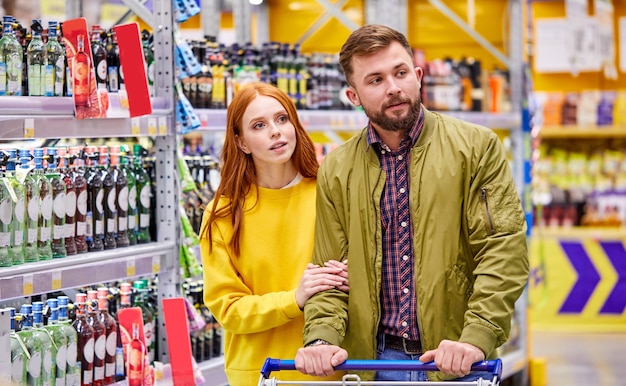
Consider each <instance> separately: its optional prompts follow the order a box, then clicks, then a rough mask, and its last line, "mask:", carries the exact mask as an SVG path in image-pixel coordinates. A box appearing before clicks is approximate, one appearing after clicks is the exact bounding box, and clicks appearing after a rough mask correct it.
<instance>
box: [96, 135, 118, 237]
mask: <svg viewBox="0 0 626 386" xmlns="http://www.w3.org/2000/svg"><path fill="white" fill-rule="evenodd" d="M98 154H99V157H100V158H99V161H98V173H100V179H101V180H102V189H103V192H104V199H103V201H102V204H103V208H104V209H103V210H104V236H103V239H102V242H103V243H104V249H115V248H117V242H116V240H115V239H116V231H117V204H116V201H117V190H116V187H115V180H114V179H113V175H112V174H111V172H110V169H109V148H108V146H105V145H103V146H98Z"/></svg>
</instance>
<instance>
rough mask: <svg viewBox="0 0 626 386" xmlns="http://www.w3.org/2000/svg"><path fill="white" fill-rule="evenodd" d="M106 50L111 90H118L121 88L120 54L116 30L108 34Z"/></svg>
mask: <svg viewBox="0 0 626 386" xmlns="http://www.w3.org/2000/svg"><path fill="white" fill-rule="evenodd" d="M106 51H107V70H108V74H107V75H108V77H107V83H108V85H109V91H110V92H118V91H119V90H120V56H119V51H118V46H117V39H116V36H115V32H111V33H109V34H108V38H107V46H106Z"/></svg>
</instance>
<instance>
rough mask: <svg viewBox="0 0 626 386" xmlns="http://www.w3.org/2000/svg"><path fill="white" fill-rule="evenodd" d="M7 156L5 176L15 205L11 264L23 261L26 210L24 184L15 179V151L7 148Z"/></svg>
mask: <svg viewBox="0 0 626 386" xmlns="http://www.w3.org/2000/svg"><path fill="white" fill-rule="evenodd" d="M6 152H7V155H8V157H9V159H8V161H7V165H6V177H7V179H8V181H9V184H10V185H11V187H12V189H13V193H14V194H15V198H16V200H15V205H13V216H12V218H13V223H12V226H11V227H12V228H13V233H12V234H11V240H10V248H11V251H12V257H13V261H12V264H13V265H19V264H22V263H24V254H25V251H24V221H25V219H24V215H25V212H26V206H25V200H26V198H25V192H24V184H23V183H22V182H20V181H18V180H17V177H16V175H15V164H16V162H15V161H16V160H17V158H16V157H17V151H15V150H13V149H10V150H7V151H6Z"/></svg>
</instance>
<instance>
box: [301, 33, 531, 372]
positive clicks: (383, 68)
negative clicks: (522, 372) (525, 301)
mask: <svg viewBox="0 0 626 386" xmlns="http://www.w3.org/2000/svg"><path fill="white" fill-rule="evenodd" d="M339 60H340V64H341V66H342V68H343V70H344V73H345V76H346V80H347V81H348V84H349V88H348V89H347V91H346V94H347V97H348V98H349V99H350V101H351V102H352V103H353V104H355V105H357V106H361V107H362V108H363V110H364V111H365V113H366V114H367V116H368V118H369V120H370V121H369V125H368V127H366V128H365V129H364V130H363V131H362V132H361V133H360V134H359V135H356V136H354V137H353V138H351V139H350V140H349V141H347V142H346V143H345V144H343V145H342V146H340V147H339V148H337V149H336V150H334V151H333V152H332V153H330V154H328V155H327V156H326V158H325V160H324V163H323V164H322V166H321V168H320V170H319V174H318V182H317V184H318V194H317V204H316V205H317V211H316V226H315V248H314V252H313V262H314V263H315V264H319V265H322V264H323V263H324V262H325V261H328V260H331V259H338V257H340V260H344V259H347V260H348V275H349V278H350V279H349V280H350V292H349V294H346V293H344V292H341V291H336V290H329V291H324V292H320V293H318V294H316V295H314V296H313V297H311V298H310V299H309V300H308V301H307V303H306V305H305V309H304V311H305V327H304V343H305V347H304V348H301V349H300V350H299V351H298V353H297V355H296V367H297V369H298V370H300V371H302V372H304V373H308V374H315V375H328V374H332V372H333V366H336V365H338V364H340V363H342V362H343V361H344V360H345V359H347V358H348V355H349V356H350V358H353V359H374V358H378V359H414V360H417V359H419V360H420V361H422V362H429V361H435V364H436V365H437V367H438V368H439V369H440V370H441V372H435V373H432V374H426V373H423V372H402V373H399V372H389V371H378V372H376V374H375V379H376V380H396V381H398V380H399V381H420V380H426V376H427V375H428V377H429V378H430V379H432V380H443V379H451V378H457V377H462V378H459V379H461V380H471V379H473V378H470V377H464V376H466V375H467V374H469V372H470V367H471V365H472V364H473V363H475V362H477V361H480V360H483V359H485V358H487V359H492V358H495V357H496V348H497V347H498V346H500V345H502V344H503V343H504V342H506V340H507V338H508V334H509V330H510V322H511V317H512V314H513V312H514V304H515V301H516V300H517V299H518V297H519V296H520V295H521V293H522V291H523V289H524V286H525V284H526V281H527V277H528V256H527V247H526V224H525V221H524V213H523V210H522V207H521V203H520V200H519V196H518V194H517V192H516V190H515V185H514V181H513V178H512V173H511V170H510V167H509V164H508V161H507V159H506V156H505V152H504V149H503V146H502V144H501V143H500V141H499V139H498V137H497V136H496V134H495V133H493V131H491V130H490V129H488V128H485V127H482V126H478V125H474V124H470V123H468V122H464V121H461V120H457V119H453V118H450V117H446V116H444V115H440V114H437V113H433V112H430V111H428V110H426V109H425V108H424V107H423V106H422V104H421V100H420V88H421V81H422V76H423V71H422V69H421V68H419V67H415V64H414V61H413V55H412V50H411V47H410V46H409V44H408V42H407V40H406V37H404V36H403V35H402V34H400V33H399V32H397V31H395V30H393V29H390V28H387V27H385V26H381V25H366V26H364V27H361V28H359V29H357V30H356V31H354V32H353V33H352V34H351V35H350V37H349V38H348V40H347V41H346V43H345V44H344V46H343V47H342V49H341V53H340V59H339ZM363 375H364V377H365V378H370V377H373V376H374V374H372V373H367V374H363Z"/></svg>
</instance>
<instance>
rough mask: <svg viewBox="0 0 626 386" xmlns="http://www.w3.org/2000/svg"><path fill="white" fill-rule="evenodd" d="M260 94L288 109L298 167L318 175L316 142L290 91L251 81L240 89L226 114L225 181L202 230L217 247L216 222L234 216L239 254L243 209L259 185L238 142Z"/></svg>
mask: <svg viewBox="0 0 626 386" xmlns="http://www.w3.org/2000/svg"><path fill="white" fill-rule="evenodd" d="M259 95H264V96H269V97H272V98H274V99H276V100H277V101H278V102H280V104H281V105H283V107H284V108H285V110H287V114H288V115H289V120H290V121H291V123H292V124H293V126H294V127H295V130H296V148H295V150H294V153H293V155H292V160H293V163H294V166H295V168H296V170H298V172H300V174H301V175H302V176H303V177H306V178H316V177H317V169H318V167H319V165H318V163H317V158H316V156H315V148H314V146H313V141H312V140H311V138H310V137H309V135H308V134H307V132H306V130H305V129H304V127H303V126H302V123H301V122H300V119H299V118H298V113H297V111H296V107H295V105H294V104H293V102H292V101H291V99H290V98H289V96H288V95H287V94H285V93H284V92H282V91H280V90H279V89H278V88H276V87H274V86H272V85H270V84H267V83H250V84H247V85H246V86H245V87H244V88H242V89H241V90H239V91H238V92H237V93H236V94H235V97H234V98H233V100H232V102H231V103H230V105H229V106H228V110H227V113H226V137H225V139H224V147H223V148H222V160H221V161H222V165H221V182H220V184H219V186H218V188H217V191H216V192H215V197H214V199H213V205H212V206H211V208H207V210H210V211H211V212H210V215H209V219H208V221H207V222H206V224H205V226H204V227H203V228H202V229H201V231H200V232H201V235H206V236H207V238H208V239H209V248H210V249H212V248H213V235H212V230H213V223H214V222H215V221H216V220H217V219H219V218H224V217H230V220H231V223H232V226H233V234H232V238H231V240H230V241H229V247H230V248H231V250H232V251H233V252H234V254H235V255H236V256H239V253H240V248H239V236H240V234H241V225H242V218H243V215H244V213H243V208H244V201H245V197H246V195H247V194H248V193H249V192H250V187H251V186H252V185H253V184H256V168H255V166H254V161H253V159H252V155H250V154H246V153H244V152H243V151H242V150H241V149H240V148H239V146H238V145H237V143H238V141H237V137H238V136H240V135H241V134H242V119H243V114H244V112H245V110H246V108H248V105H249V104H250V103H251V102H252V101H253V100H254V99H255V98H256V97H257V96H259ZM220 198H224V199H226V200H227V204H226V205H222V206H220V207H219V208H218V203H219V201H220Z"/></svg>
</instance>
